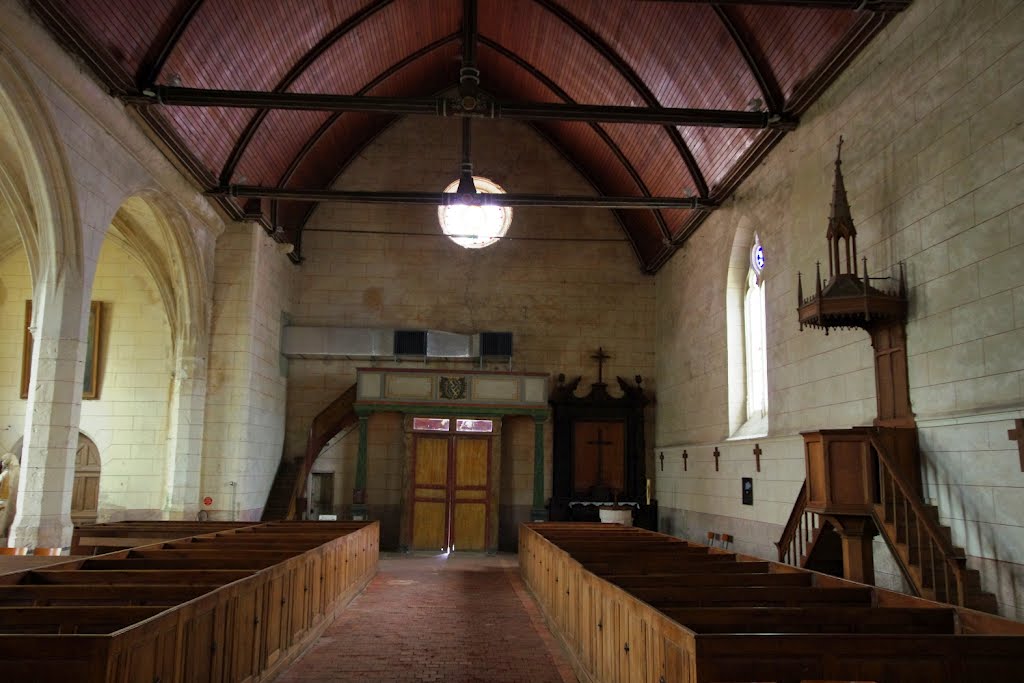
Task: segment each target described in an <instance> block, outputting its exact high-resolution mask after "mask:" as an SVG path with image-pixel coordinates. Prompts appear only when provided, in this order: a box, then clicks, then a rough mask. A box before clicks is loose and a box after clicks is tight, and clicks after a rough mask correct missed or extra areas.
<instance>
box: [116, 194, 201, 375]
mask: <svg viewBox="0 0 1024 683" xmlns="http://www.w3.org/2000/svg"><path fill="white" fill-rule="evenodd" d="M113 225H114V227H115V228H116V230H117V233H118V234H120V236H121V238H122V240H121V243H122V246H123V247H124V248H125V249H126V250H128V252H129V253H131V254H132V255H133V256H135V258H137V259H139V261H140V262H141V263H142V264H143V265H144V266H145V267H146V269H147V270H148V271H149V273H150V275H152V277H153V280H154V281H155V283H156V286H157V290H158V291H159V293H160V297H161V299H162V300H163V303H164V308H165V310H166V312H167V321H168V323H169V324H170V326H171V330H172V336H173V340H172V341H173V345H174V354H175V357H176V358H179V359H182V358H205V357H206V353H207V347H208V344H209V301H210V291H209V278H208V277H207V273H206V270H205V261H204V259H203V257H202V254H201V253H200V250H199V247H198V245H197V244H196V242H195V240H194V239H193V235H194V229H193V226H192V225H190V224H189V221H188V218H187V214H186V212H185V211H184V209H182V208H181V207H180V206H179V205H178V204H177V203H176V202H175V201H174V200H173V199H170V198H168V197H167V195H166V194H164V193H162V192H159V191H156V190H143V191H141V192H137V193H135V194H133V195H132V196H131V197H128V198H127V199H126V200H125V201H124V202H122V204H121V208H120V209H119V210H118V212H117V214H116V215H115V216H114V220H113ZM108 238H111V235H109V234H108Z"/></svg>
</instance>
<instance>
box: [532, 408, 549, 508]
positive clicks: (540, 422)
mask: <svg viewBox="0 0 1024 683" xmlns="http://www.w3.org/2000/svg"><path fill="white" fill-rule="evenodd" d="M546 420H547V418H546V417H534V418H533V508H532V509H531V510H530V521H531V522H545V521H547V519H548V512H547V510H545V509H544V422H545V421H546Z"/></svg>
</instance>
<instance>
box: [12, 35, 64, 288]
mask: <svg viewBox="0 0 1024 683" xmlns="http://www.w3.org/2000/svg"><path fill="white" fill-rule="evenodd" d="M4 128H7V129H8V133H9V134H8V135H4V130H3V129H4ZM70 178H71V174H70V173H69V169H68V164H67V160H66V159H65V156H64V151H63V146H62V144H61V142H60V135H59V134H58V132H57V129H56V126H55V125H54V123H53V119H52V118H51V115H50V112H49V109H48V105H47V104H46V102H45V101H44V100H43V98H42V96H41V95H40V94H39V92H38V91H37V90H36V88H35V87H34V86H33V85H32V79H31V78H30V76H29V74H28V73H27V72H26V71H25V70H24V69H23V68H22V67H21V66H20V65H19V64H18V63H17V61H16V58H15V57H14V55H12V54H11V52H10V50H9V49H7V48H5V47H4V46H3V45H2V44H0V192H2V193H3V196H4V199H6V200H7V201H8V202H9V203H10V206H11V209H12V211H13V212H14V214H15V217H16V219H17V226H16V227H17V230H18V232H19V235H20V236H21V238H22V242H23V244H24V246H25V250H26V252H27V254H28V258H29V268H30V270H31V272H32V280H33V287H38V286H39V283H40V282H43V281H49V282H52V283H53V284H54V285H60V284H63V283H64V280H65V279H67V278H71V279H72V280H73V281H77V282H73V284H79V283H80V282H81V279H82V272H83V259H82V235H81V230H80V229H79V223H78V217H77V211H76V208H75V207H76V203H75V193H74V186H73V184H72V182H71V180H70Z"/></svg>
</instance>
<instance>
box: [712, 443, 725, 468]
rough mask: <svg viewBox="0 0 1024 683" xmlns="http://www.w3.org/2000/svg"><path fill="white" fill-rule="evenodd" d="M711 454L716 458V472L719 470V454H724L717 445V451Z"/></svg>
mask: <svg viewBox="0 0 1024 683" xmlns="http://www.w3.org/2000/svg"><path fill="white" fill-rule="evenodd" d="M711 455H713V456H714V458H715V472H717V471H718V458H719V456H721V455H722V454H721V453H719V452H718V446H715V452H714V453H712V454H711Z"/></svg>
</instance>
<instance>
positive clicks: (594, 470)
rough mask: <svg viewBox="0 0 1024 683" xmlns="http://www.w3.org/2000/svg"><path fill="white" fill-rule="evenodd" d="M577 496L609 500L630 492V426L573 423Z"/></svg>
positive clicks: (574, 485)
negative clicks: (627, 484) (628, 441)
mask: <svg viewBox="0 0 1024 683" xmlns="http://www.w3.org/2000/svg"><path fill="white" fill-rule="evenodd" d="M572 462H573V493H574V494H576V496H578V497H580V498H587V497H591V496H596V497H603V496H604V495H607V497H608V499H609V500H612V499H614V498H615V497H617V496H619V495H621V494H622V492H623V491H624V490H625V488H626V423H625V421H617V422H590V421H577V422H575V423H573V458H572Z"/></svg>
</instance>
